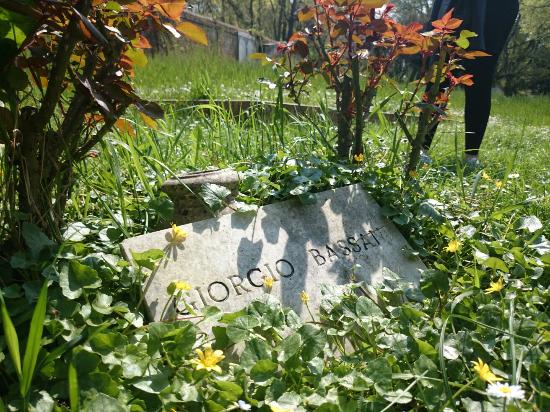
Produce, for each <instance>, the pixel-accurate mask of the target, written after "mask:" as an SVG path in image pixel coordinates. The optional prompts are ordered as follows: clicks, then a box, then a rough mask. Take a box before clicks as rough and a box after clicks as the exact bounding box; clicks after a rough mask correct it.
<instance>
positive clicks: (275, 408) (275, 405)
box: [269, 402, 293, 412]
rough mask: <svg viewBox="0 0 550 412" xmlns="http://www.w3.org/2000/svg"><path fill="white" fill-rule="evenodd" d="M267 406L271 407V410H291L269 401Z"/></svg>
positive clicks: (289, 411)
mask: <svg viewBox="0 0 550 412" xmlns="http://www.w3.org/2000/svg"><path fill="white" fill-rule="evenodd" d="M269 407H270V408H271V412H293V411H292V409H288V408H283V407H282V406H279V404H277V403H275V402H273V403H270V404H269Z"/></svg>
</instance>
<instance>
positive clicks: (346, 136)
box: [336, 76, 353, 159]
mask: <svg viewBox="0 0 550 412" xmlns="http://www.w3.org/2000/svg"><path fill="white" fill-rule="evenodd" d="M352 97H353V91H352V84H351V78H349V77H348V76H345V77H344V79H343V80H342V91H341V95H340V98H339V99H338V100H337V102H336V104H337V106H338V108H337V112H338V147H337V153H338V157H340V158H343V159H347V158H349V154H350V149H351V144H352V134H351V120H352V117H351V110H352V100H353V99H352Z"/></svg>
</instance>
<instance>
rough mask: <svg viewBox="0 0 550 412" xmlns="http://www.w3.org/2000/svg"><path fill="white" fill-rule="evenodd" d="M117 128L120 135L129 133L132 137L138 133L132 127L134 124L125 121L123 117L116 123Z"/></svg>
mask: <svg viewBox="0 0 550 412" xmlns="http://www.w3.org/2000/svg"><path fill="white" fill-rule="evenodd" d="M115 127H116V128H117V129H118V131H119V132H120V133H127V134H129V135H130V136H132V137H135V136H136V131H135V130H134V127H133V126H132V124H131V123H130V122H129V121H128V120H126V119H123V118H122V117H121V118H119V119H118V120H117V121H116V122H115Z"/></svg>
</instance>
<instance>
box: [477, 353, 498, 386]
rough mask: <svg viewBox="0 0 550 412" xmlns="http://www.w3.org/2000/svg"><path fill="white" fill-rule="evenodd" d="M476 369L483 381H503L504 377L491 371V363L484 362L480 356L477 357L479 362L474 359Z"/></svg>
mask: <svg viewBox="0 0 550 412" xmlns="http://www.w3.org/2000/svg"><path fill="white" fill-rule="evenodd" d="M473 364H474V370H475V371H476V372H477V374H478V375H479V379H481V380H482V381H485V382H488V383H493V382H497V381H501V380H502V379H501V378H499V377H498V376H496V375H495V374H494V373H493V372H491V368H489V365H488V364H486V363H485V362H483V361H482V360H481V359H480V358H477V362H476V361H474V362H473Z"/></svg>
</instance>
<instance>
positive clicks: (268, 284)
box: [264, 276, 273, 289]
mask: <svg viewBox="0 0 550 412" xmlns="http://www.w3.org/2000/svg"><path fill="white" fill-rule="evenodd" d="M264 286H265V287H266V288H268V289H271V288H272V287H273V277H271V276H264Z"/></svg>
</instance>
